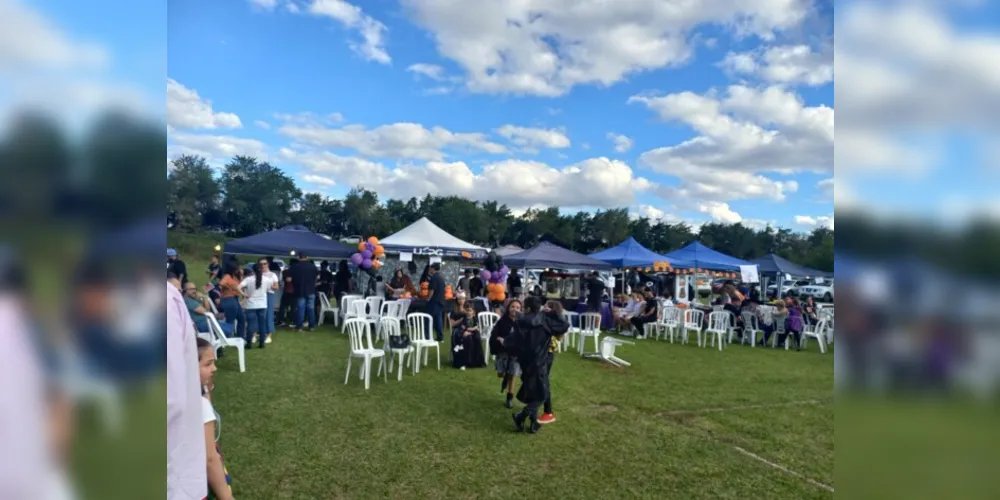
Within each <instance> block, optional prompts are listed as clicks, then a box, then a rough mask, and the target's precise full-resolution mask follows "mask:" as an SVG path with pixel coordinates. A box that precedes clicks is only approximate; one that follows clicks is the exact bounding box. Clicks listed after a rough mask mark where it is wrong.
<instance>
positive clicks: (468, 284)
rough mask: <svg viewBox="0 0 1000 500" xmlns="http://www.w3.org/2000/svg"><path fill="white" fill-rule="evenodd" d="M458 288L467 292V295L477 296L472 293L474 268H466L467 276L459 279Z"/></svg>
mask: <svg viewBox="0 0 1000 500" xmlns="http://www.w3.org/2000/svg"><path fill="white" fill-rule="evenodd" d="M456 288H457V289H458V290H459V291H461V292H465V296H466V297H475V295H472V269H466V270H465V276H462V277H461V278H459V279H458V286H457V287H456Z"/></svg>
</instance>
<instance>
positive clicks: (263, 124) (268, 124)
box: [253, 120, 271, 130]
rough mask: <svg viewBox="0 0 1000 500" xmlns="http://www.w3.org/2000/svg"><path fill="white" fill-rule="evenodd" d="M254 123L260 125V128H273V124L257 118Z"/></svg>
mask: <svg viewBox="0 0 1000 500" xmlns="http://www.w3.org/2000/svg"><path fill="white" fill-rule="evenodd" d="M253 124H254V125H256V126H258V127H260V128H262V129H264V130H271V124H270V123H267V122H266V121H264V120H256V121H254V122H253Z"/></svg>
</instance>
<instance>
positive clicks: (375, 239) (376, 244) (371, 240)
mask: <svg viewBox="0 0 1000 500" xmlns="http://www.w3.org/2000/svg"><path fill="white" fill-rule="evenodd" d="M368 243H371V244H372V245H375V246H378V238H376V237H375V236H371V237H369V238H368Z"/></svg>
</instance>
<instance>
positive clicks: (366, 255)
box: [361, 250, 372, 260]
mask: <svg viewBox="0 0 1000 500" xmlns="http://www.w3.org/2000/svg"><path fill="white" fill-rule="evenodd" d="M361 258H363V259H368V260H371V258H372V251H371V250H365V251H364V252H361Z"/></svg>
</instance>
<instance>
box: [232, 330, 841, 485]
mask: <svg viewBox="0 0 1000 500" xmlns="http://www.w3.org/2000/svg"><path fill="white" fill-rule="evenodd" d="M621 350H622V356H623V357H624V358H626V359H628V360H630V361H632V362H633V363H634V364H633V366H632V367H631V368H625V369H621V368H614V367H611V366H609V365H605V364H603V363H600V362H598V361H595V360H584V359H581V358H580V357H579V356H578V355H575V354H572V353H563V354H559V355H558V357H557V359H556V362H555V366H554V369H553V375H552V390H553V402H554V404H555V410H556V415H557V417H558V421H557V422H556V423H554V424H551V425H549V426H546V427H545V428H544V429H543V430H542V432H541V433H539V434H537V435H527V434H515V433H514V432H513V431H512V425H511V422H510V411H509V410H506V409H505V408H504V407H503V397H502V396H501V395H500V394H499V392H498V391H499V383H498V380H497V379H496V376H495V374H494V373H493V372H492V371H491V370H488V369H481V370H468V371H458V370H454V369H451V368H450V367H449V365H448V363H449V359H448V353H447V352H444V353H443V359H442V365H444V366H443V367H442V370H441V371H440V372H439V371H437V370H436V369H433V367H432V368H430V369H424V370H422V371H421V373H420V374H418V375H417V376H412V375H411V374H410V373H409V372H406V373H404V376H403V381H402V382H397V381H396V380H395V379H394V378H393V377H390V378H389V382H388V383H386V382H383V380H382V379H381V378H379V379H378V380H374V379H373V380H372V387H371V389H370V390H369V391H367V392H366V391H365V390H364V387H363V383H362V382H361V381H360V380H358V378H357V371H356V370H352V378H351V380H350V381H349V383H348V384H347V385H344V382H343V379H344V373H345V369H346V353H347V340H346V338H345V337H344V336H343V335H341V334H339V333H335V332H334V330H333V329H332V328H328V327H324V328H322V329H321V330H320V331H318V332H315V333H311V334H309V333H301V334H300V333H293V332H287V331H279V332H278V333H277V334H276V339H275V342H274V343H273V344H271V345H269V346H268V348H267V349H265V350H263V351H261V350H256V349H255V350H252V351H250V352H248V353H247V372H246V373H243V374H241V373H239V371H238V367H237V357H236V353H235V351H230V352H228V353H227V354H228V355H227V356H225V357H224V358H222V359H221V360H219V363H218V365H219V371H218V373H217V376H216V394H215V402H216V407H217V410H218V411H219V412H220V413H221V415H222V418H223V428H222V441H221V442H222V446H223V450H224V452H225V453H226V459H227V466H228V469H229V471H230V473H231V475H232V476H233V480H234V483H233V484H234V492H235V495H236V497H237V498H240V499H254V498H261V499H263V498H269V499H270V498H289V499H291V498H376V497H393V498H436V497H438V496H440V495H446V496H449V497H456V498H520V497H523V496H524V492H523V489H522V488H523V485H531V491H532V496H537V497H538V498H546V497H553V498H555V497H559V498H584V497H587V498H623V497H628V498H713V499H714V498H740V499H744V498H772V499H775V498H795V499H800V498H830V497H831V496H832V494H831V493H829V492H827V491H825V490H823V489H821V488H818V487H816V486H813V485H810V484H808V483H807V482H805V481H804V480H802V479H800V478H797V477H794V476H792V475H789V474H787V473H785V472H781V471H779V470H777V469H774V468H772V467H770V466H767V465H765V464H763V463H761V462H759V461H756V460H753V459H750V458H748V457H746V456H744V455H742V454H740V453H739V452H737V451H736V450H735V449H734V446H739V447H742V448H744V449H746V450H748V451H750V452H752V453H755V454H757V455H760V456H762V457H764V458H766V459H768V460H770V461H772V462H776V463H778V464H780V465H782V466H784V467H787V468H789V469H791V470H794V471H797V472H798V473H799V474H801V475H803V476H805V477H808V478H810V479H813V480H815V481H818V482H821V483H824V484H828V485H833V450H834V446H833V438H834V433H833V401H832V375H833V363H832V357H831V356H830V355H825V356H824V355H820V354H819V353H818V352H815V351H810V352H801V353H796V352H785V351H783V350H782V351H780V352H779V351H773V350H770V349H759V348H758V349H750V348H749V347H738V346H733V347H732V348H730V349H727V350H726V351H725V352H721V353H720V352H718V350H712V349H700V348H697V347H695V346H694V345H693V344H692V345H687V346H680V345H678V344H674V345H670V344H669V343H665V342H653V341H640V343H639V344H638V345H636V346H625V347H623V348H621ZM432 358H433V356H432ZM431 363H432V364H433V359H432V361H431ZM355 366H357V365H356V364H355ZM805 400H810V402H809V403H803V401H805ZM782 403H794V404H790V405H788V406H769V407H767V408H755V407H754V406H756V405H779V404H782ZM744 406H750V407H751V408H737V409H730V410H726V411H702V410H706V409H708V410H711V409H727V408H734V407H744ZM688 410H690V411H691V412H690V413H684V412H685V411H688Z"/></svg>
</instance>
